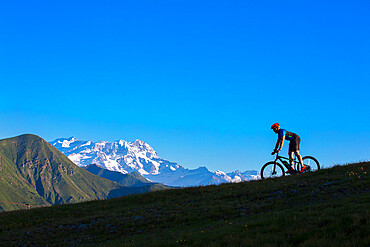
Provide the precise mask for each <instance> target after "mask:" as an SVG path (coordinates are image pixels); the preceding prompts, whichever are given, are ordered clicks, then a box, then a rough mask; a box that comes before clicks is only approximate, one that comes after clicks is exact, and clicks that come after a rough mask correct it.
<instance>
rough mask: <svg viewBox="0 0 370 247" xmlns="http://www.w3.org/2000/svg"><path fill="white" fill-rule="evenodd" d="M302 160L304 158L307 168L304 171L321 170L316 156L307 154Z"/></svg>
mask: <svg viewBox="0 0 370 247" xmlns="http://www.w3.org/2000/svg"><path fill="white" fill-rule="evenodd" d="M302 160H303V164H304V165H305V166H306V170H304V172H314V171H317V170H320V164H319V162H318V161H317V159H315V158H314V157H312V156H305V157H303V158H302ZM307 166H308V167H307ZM307 168H309V169H307Z"/></svg>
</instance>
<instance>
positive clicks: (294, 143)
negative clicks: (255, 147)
mask: <svg viewBox="0 0 370 247" xmlns="http://www.w3.org/2000/svg"><path fill="white" fill-rule="evenodd" d="M271 129H272V130H273V131H274V132H275V134H278V139H277V141H276V145H275V149H274V151H273V152H272V153H271V155H274V154H275V153H279V152H280V150H281V149H282V148H283V145H284V141H285V140H288V141H289V151H288V155H289V159H290V160H289V163H290V168H289V169H288V171H287V172H288V173H294V172H296V171H295V170H294V169H293V167H292V166H293V153H294V154H295V156H296V157H298V160H299V163H300V164H301V166H302V170H301V171H302V172H303V171H304V170H305V169H306V166H305V165H304V164H303V161H302V156H301V155H300V154H299V143H300V142H301V138H300V137H299V136H298V135H297V134H295V133H292V132H289V131H286V130H285V129H281V128H280V124H279V123H274V124H273V125H272V126H271Z"/></svg>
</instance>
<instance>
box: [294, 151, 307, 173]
mask: <svg viewBox="0 0 370 247" xmlns="http://www.w3.org/2000/svg"><path fill="white" fill-rule="evenodd" d="M294 153H295V157H298V161H299V164H301V166H302V170H304V168H305V165H304V164H303V160H302V156H301V154H300V153H299V151H298V150H297V151H295V152H294Z"/></svg>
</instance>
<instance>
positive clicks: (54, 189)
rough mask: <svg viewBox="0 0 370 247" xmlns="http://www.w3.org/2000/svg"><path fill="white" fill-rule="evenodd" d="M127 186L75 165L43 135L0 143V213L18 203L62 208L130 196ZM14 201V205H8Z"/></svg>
mask: <svg viewBox="0 0 370 247" xmlns="http://www.w3.org/2000/svg"><path fill="white" fill-rule="evenodd" d="M125 189H127V188H125V187H124V186H122V185H120V184H118V183H116V182H113V181H110V180H108V179H105V178H102V177H99V176H97V175H94V174H92V173H90V172H88V171H87V170H85V169H83V168H81V167H79V166H77V165H75V164H74V163H73V162H72V161H71V160H70V159H68V158H67V157H66V156H65V155H64V154H62V153H61V152H60V151H59V150H57V149H56V148H55V147H54V146H52V145H51V144H50V143H48V142H47V141H45V140H44V139H42V138H41V137H39V136H36V135H33V134H24V135H20V136H16V137H12V138H7V139H3V140H0V201H3V202H2V203H0V210H13V209H17V208H19V206H17V204H11V203H20V204H22V203H23V204H32V205H36V206H37V205H43V206H50V205H58V204H65V203H75V202H81V201H89V200H98V199H107V198H110V197H112V193H111V192H112V191H115V193H114V196H122V195H126V194H128V193H130V192H129V191H132V190H131V189H127V190H126V191H125ZM5 202H10V203H5Z"/></svg>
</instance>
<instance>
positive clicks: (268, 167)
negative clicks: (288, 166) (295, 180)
mask: <svg viewBox="0 0 370 247" xmlns="http://www.w3.org/2000/svg"><path fill="white" fill-rule="evenodd" d="M275 164H276V166H275ZM274 166H275V171H274ZM283 176H285V171H284V168H283V167H282V166H281V165H280V164H279V163H277V162H274V161H270V162H267V163H266V164H264V165H263V166H262V168H261V179H266V178H275V177H283Z"/></svg>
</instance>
